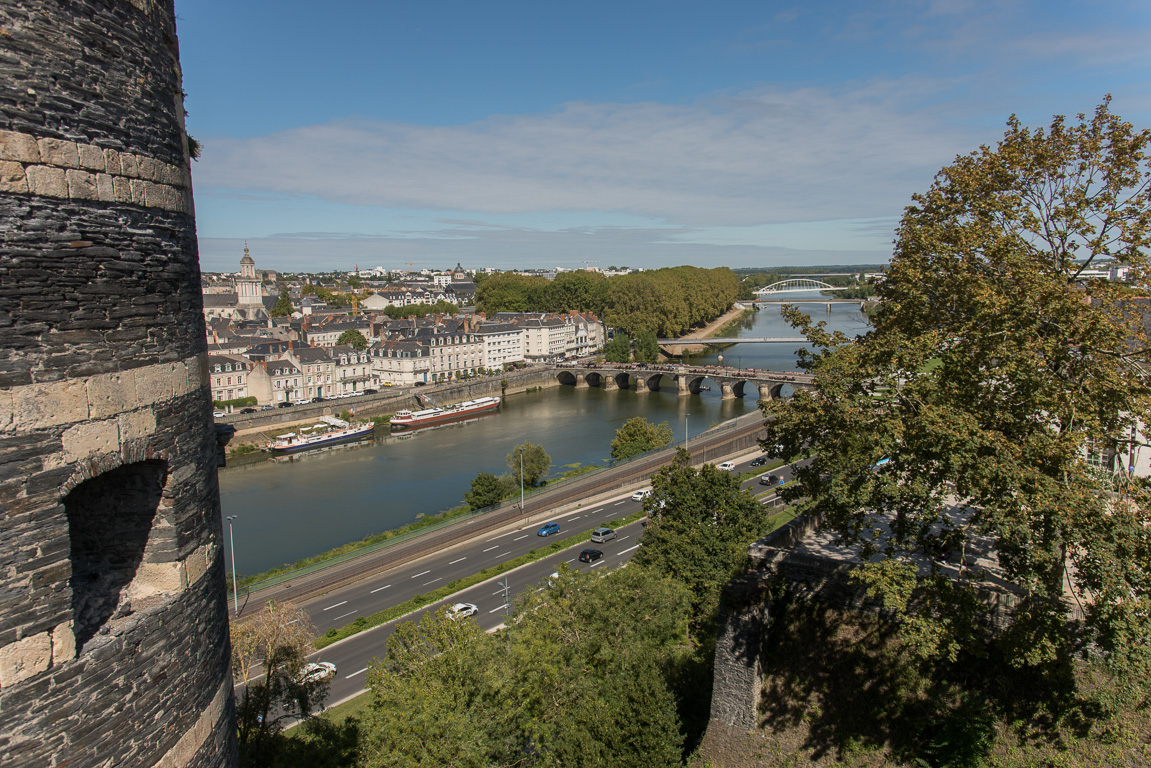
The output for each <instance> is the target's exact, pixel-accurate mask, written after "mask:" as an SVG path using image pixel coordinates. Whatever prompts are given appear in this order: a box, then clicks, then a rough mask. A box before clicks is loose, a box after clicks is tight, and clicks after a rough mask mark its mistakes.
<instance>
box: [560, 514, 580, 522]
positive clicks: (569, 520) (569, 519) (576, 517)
mask: <svg viewBox="0 0 1151 768" xmlns="http://www.w3.org/2000/svg"><path fill="white" fill-rule="evenodd" d="M579 519H580V515H572V516H571V517H569V518H567V519H566V520H564V522H565V523H568V522H571V521H572V520H579Z"/></svg>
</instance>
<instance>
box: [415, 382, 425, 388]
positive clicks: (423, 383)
mask: <svg viewBox="0 0 1151 768" xmlns="http://www.w3.org/2000/svg"><path fill="white" fill-rule="evenodd" d="M425 384H427V382H426V381H417V382H416V386H417V387H422V386H424V385H425Z"/></svg>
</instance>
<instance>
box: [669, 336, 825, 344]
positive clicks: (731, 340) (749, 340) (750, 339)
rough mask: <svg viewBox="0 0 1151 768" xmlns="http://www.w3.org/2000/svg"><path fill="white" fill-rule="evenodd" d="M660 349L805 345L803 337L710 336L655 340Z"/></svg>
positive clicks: (805, 341)
mask: <svg viewBox="0 0 1151 768" xmlns="http://www.w3.org/2000/svg"><path fill="white" fill-rule="evenodd" d="M656 343H658V344H659V345H660V346H661V347H690V346H695V345H697V344H704V345H707V344H793V343H794V344H806V343H807V338H806V337H804V336H747V337H744V338H738V337H735V336H732V337H727V336H712V337H709V338H706V339H656Z"/></svg>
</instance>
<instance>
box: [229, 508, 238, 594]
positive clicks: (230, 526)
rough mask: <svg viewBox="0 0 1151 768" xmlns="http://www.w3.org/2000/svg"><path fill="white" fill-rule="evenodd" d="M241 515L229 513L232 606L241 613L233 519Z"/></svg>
mask: <svg viewBox="0 0 1151 768" xmlns="http://www.w3.org/2000/svg"><path fill="white" fill-rule="evenodd" d="M237 517H239V515H228V548H229V549H230V550H231V551H232V606H233V608H234V609H235V611H236V615H237V616H239V615H240V593H239V591H238V590H237V589H236V540H235V539H233V538H232V521H233V520H235V519H236V518H237Z"/></svg>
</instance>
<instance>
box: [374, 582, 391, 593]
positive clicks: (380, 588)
mask: <svg viewBox="0 0 1151 768" xmlns="http://www.w3.org/2000/svg"><path fill="white" fill-rule="evenodd" d="M390 586H392V585H391V584H385V585H384V586H382V587H379V588H377V589H373V590H372V591H371V592H369V593H368V594H369V595H374V594H376V593H377V592H380V591H382V590H385V589H387V588H388V587H390Z"/></svg>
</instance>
